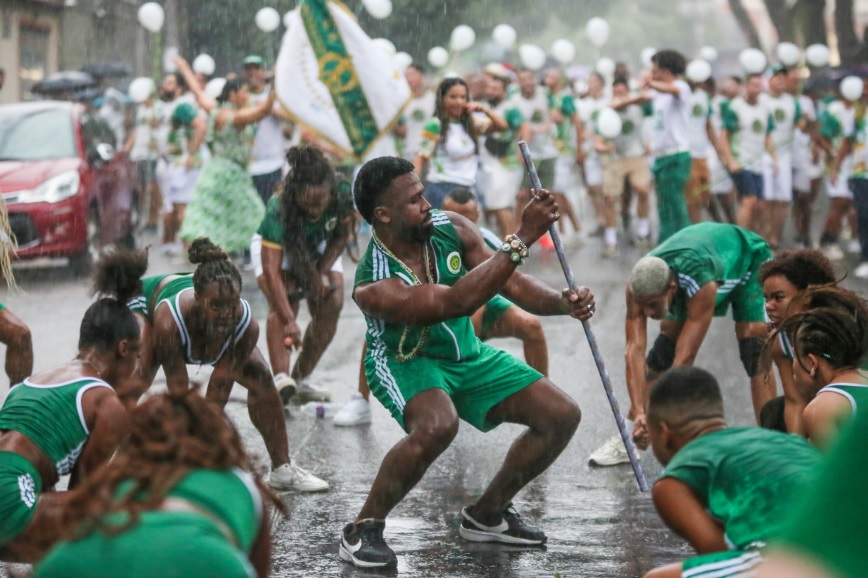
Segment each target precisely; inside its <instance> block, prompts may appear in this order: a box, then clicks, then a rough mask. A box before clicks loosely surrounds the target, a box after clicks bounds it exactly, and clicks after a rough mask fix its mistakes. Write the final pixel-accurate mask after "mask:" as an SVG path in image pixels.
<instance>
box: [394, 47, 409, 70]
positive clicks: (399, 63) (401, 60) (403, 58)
mask: <svg viewBox="0 0 868 578" xmlns="http://www.w3.org/2000/svg"><path fill="white" fill-rule="evenodd" d="M394 60H395V67H396V68H397V69H398V70H400V71H401V72H403V71H404V70H405V69H406V68H407V67H408V66H410V65H411V64H413V57H412V56H410V55H409V54H407V53H406V52H399V53H398V54H396V55H395V57H394Z"/></svg>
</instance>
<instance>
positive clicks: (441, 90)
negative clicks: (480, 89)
mask: <svg viewBox="0 0 868 578" xmlns="http://www.w3.org/2000/svg"><path fill="white" fill-rule="evenodd" d="M453 86H463V87H464V90H465V91H467V99H468V101H469V100H470V87H468V86H467V82H465V81H464V79H463V78H460V77H457V76H452V77H449V78H444V79H443V82H441V83H440V86H438V87H437V101H436V105H435V107H434V116H436V117H437V119H438V120H439V121H440V140H439V141H437V146H438V147H439V146H444V145H445V144H446V136H447V135H448V134H449V122H450V120H451V119H450V118H449V114H448V113H447V112H446V106H445V105H444V104H443V99H444V98H446V95H447V94H449V90H450V89H451V88H452V87H453ZM458 122H459V123H460V124H461V126H462V127H464V130H465V131H466V132H467V135H468V136H469V137H470V140H471V141H472V142H473V147H474V152H475V153H477V154H478V153H479V139H478V138H477V137H478V136H479V135H478V134H476V125H475V124H474V122H473V115H471V114H470V113H469V112H467V111H466V110H465V111H464V112H462V113H461V117H460V118H459V119H458Z"/></svg>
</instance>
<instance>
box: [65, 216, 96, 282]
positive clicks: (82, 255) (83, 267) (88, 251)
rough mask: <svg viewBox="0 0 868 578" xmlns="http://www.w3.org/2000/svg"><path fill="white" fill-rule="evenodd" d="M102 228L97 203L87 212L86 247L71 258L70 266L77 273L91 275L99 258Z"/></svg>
mask: <svg viewBox="0 0 868 578" xmlns="http://www.w3.org/2000/svg"><path fill="white" fill-rule="evenodd" d="M101 245H102V242H101V228H100V223H99V211H98V209H97V207H96V205H94V206H92V207H91V208H90V210H89V211H88V212H87V243H86V244H85V246H84V249H82V250H81V251H79V252H78V253H76V254H75V255H73V256H71V257H70V258H69V266H70V268H71V269H72V271H73V273H75V274H76V275H89V274H90V272H91V270H92V269H93V265H94V263H96V262H97V260H98V259H99V251H100V246H101Z"/></svg>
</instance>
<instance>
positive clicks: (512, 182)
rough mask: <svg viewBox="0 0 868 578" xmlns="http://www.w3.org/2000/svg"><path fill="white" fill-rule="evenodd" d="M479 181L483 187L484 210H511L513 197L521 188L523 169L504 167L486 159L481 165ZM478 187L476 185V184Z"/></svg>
mask: <svg viewBox="0 0 868 578" xmlns="http://www.w3.org/2000/svg"><path fill="white" fill-rule="evenodd" d="M481 176H482V177H483V178H482V179H481V180H482V181H484V183H485V184H484V187H485V210H486V211H497V210H500V209H512V208H513V207H514V206H515V195H516V194H517V193H518V189H519V188H520V187H521V179H522V177H523V176H524V168H523V167H522V166H517V167H505V166H504V165H503V163H501V162H500V161H498V160H497V159H495V158H491V157H488V158H486V159H485V161H484V162H483V163H482V175H481ZM477 186H478V183H477Z"/></svg>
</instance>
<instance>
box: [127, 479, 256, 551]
mask: <svg viewBox="0 0 868 578" xmlns="http://www.w3.org/2000/svg"><path fill="white" fill-rule="evenodd" d="M131 484H132V482H131V481H125V482H121V484H120V485H119V486H118V488H117V491H116V492H115V495H116V496H123V495H124V494H125V493H127V492H128V491H129V488H130V487H131ZM166 496H167V497H171V498H178V499H181V500H185V501H187V502H189V503H191V504H192V505H194V506H196V507H197V508H200V509H202V510H204V511H205V512H207V514H208V515H209V516H213V518H214V519H215V520H217V521H218V522H220V523H221V524H223V525H224V526H225V527H226V529H228V530H229V531H230V532H231V533H232V536H233V537H234V538H235V541H236V542H237V544H235V545H237V546H238V547H239V548H241V549H242V550H244V551H245V552H249V551H250V548H251V547H252V546H253V542H254V541H255V540H256V536H257V534H258V533H259V527H260V524H261V523H262V515H263V510H262V495H261V494H260V493H259V488H257V487H256V483H255V482H254V481H253V477H252V476H251V475H250V474H249V473H247V472H245V471H244V470H241V469H237V468H235V469H231V470H205V469H197V470H192V471H190V473H188V474H187V475H186V476H184V477H183V478H181V480H180V481H179V482H178V483H177V484H176V485H175V486H174V487H173V488H172V489H171V490H169V492H168V493H167V494H166ZM159 514H160V512H159V511H154V512H152V513H151V515H154V516H158V515H159ZM206 517H207V516H206ZM221 529H222V528H221Z"/></svg>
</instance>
